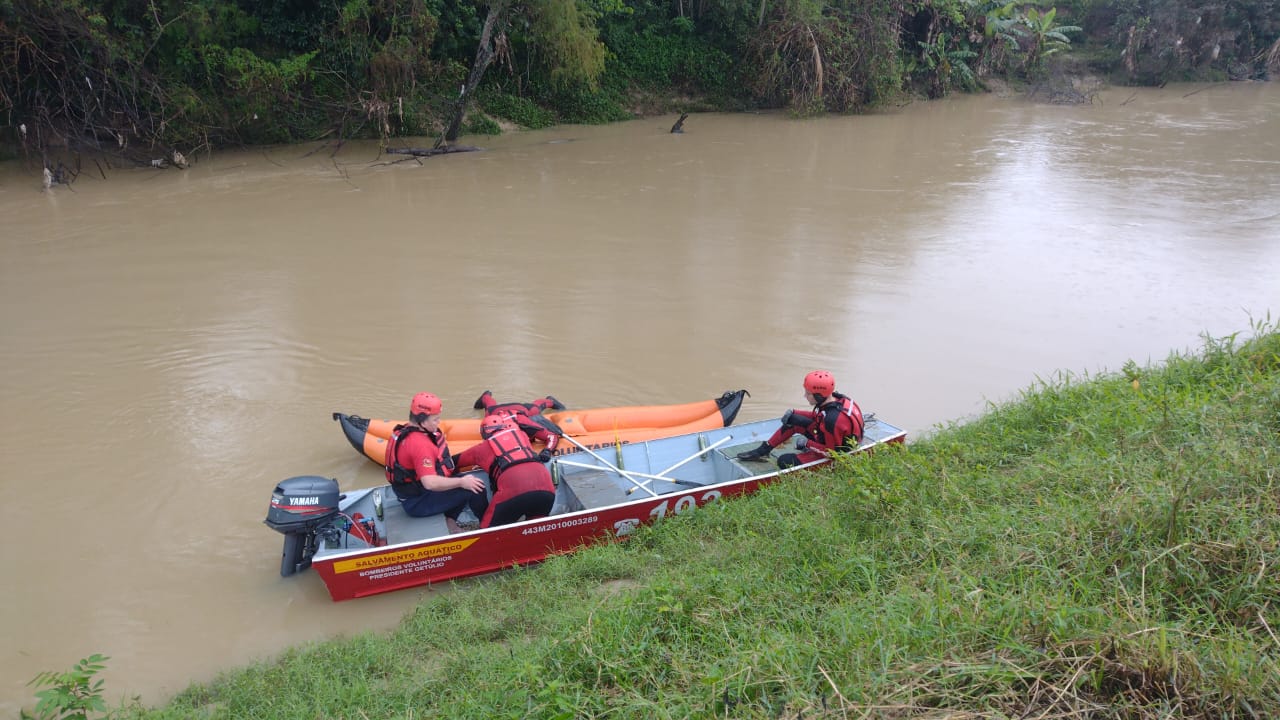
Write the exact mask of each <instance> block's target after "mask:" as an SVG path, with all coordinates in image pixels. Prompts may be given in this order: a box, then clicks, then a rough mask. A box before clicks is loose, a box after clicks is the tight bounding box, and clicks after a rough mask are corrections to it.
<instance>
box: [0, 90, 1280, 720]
mask: <svg viewBox="0 0 1280 720" xmlns="http://www.w3.org/2000/svg"><path fill="white" fill-rule="evenodd" d="M673 121H674V118H673V117H662V118H651V119H645V120H637V121H634V122H628V123H622V124H616V125H609V126H604V127H576V126H575V127H559V128H554V129H549V130H542V131H534V132H521V133H513V134H508V135H504V136H501V137H496V138H464V140H463V141H464V142H468V143H471V144H476V145H480V146H482V147H483V148H484V151H483V152H476V153H462V154H455V155H449V156H439V157H435V158H430V159H425V160H423V161H421V162H419V161H415V160H407V161H403V156H386V155H382V156H379V154H378V150H377V147H376V145H372V144H367V143H351V144H348V145H346V146H345V147H343V148H342V149H341V151H340V152H338V153H337V154H336V155H335V154H333V152H332V150H331V149H330V148H317V147H316V146H299V147H281V148H271V149H267V150H259V151H251V152H219V153H216V154H214V155H213V156H212V157H203V156H202V157H200V158H199V159H198V162H197V163H196V164H195V165H194V166H192V167H191V168H190V169H188V170H186V171H176V170H166V171H155V170H119V169H116V170H112V169H105V178H104V177H103V173H100V172H99V171H98V168H97V167H94V166H92V165H91V166H90V169H87V170H86V171H85V172H84V173H83V174H82V175H81V176H80V178H79V179H78V180H77V181H76V182H75V183H74V184H73V185H72V186H70V187H55V188H54V189H53V190H52V191H51V192H42V191H41V188H40V181H39V177H38V175H36V174H35V173H33V172H32V171H31V169H30V168H29V167H27V166H24V165H23V164H22V163H9V164H7V165H4V166H0V400H2V401H3V402H2V404H0V407H2V408H3V414H2V415H0V458H3V468H4V471H3V475H2V476H0V487H2V488H3V490H4V494H5V497H7V498H9V500H8V502H7V505H6V506H5V507H6V512H5V513H4V526H5V528H6V530H7V532H6V533H5V536H4V542H3V544H0V573H2V574H3V582H2V583H0V606H2V607H3V608H4V615H3V618H2V619H0V681H2V682H0V716H3V717H12V716H16V715H17V711H18V708H19V707H20V706H22V705H29V704H30V703H31V701H32V692H33V688H30V687H26V686H25V683H26V682H27V681H28V680H30V679H31V678H32V677H33V676H34V675H35V674H36V673H37V672H38V671H41V670H64V669H67V668H69V667H70V666H71V665H72V664H73V663H75V662H76V661H77V660H79V659H80V658H82V657H85V656H87V655H89V654H91V653H103V654H105V655H108V656H110V657H111V660H110V661H109V662H108V667H107V670H106V672H105V673H104V674H103V677H104V678H105V680H106V688H107V691H108V695H109V696H110V698H111V699H112V701H113V702H115V701H118V700H119V699H121V698H123V697H133V696H140V697H141V698H142V699H143V701H145V702H148V703H158V702H163V701H164V700H165V699H166V698H168V697H169V696H170V695H172V694H173V693H175V692H177V691H179V690H181V689H183V688H184V687H185V686H186V685H187V684H188V683H190V682H193V681H208V680H211V679H213V677H215V676H216V674H217V673H218V672H220V671H221V670H224V669H228V668H231V667H233V666H237V665H241V664H246V663H250V662H254V661H257V660H264V659H269V658H271V657H272V656H274V655H275V654H277V653H278V652H280V651H281V650H282V649H284V648H286V647H288V646H290V645H294V644H301V643H306V642H309V641H313V640H319V639H323V638H327V637H332V636H336V635H341V634H351V633H359V632H364V631H370V630H380V629H384V628H389V627H392V626H393V625H395V623H396V622H397V621H398V620H399V619H400V617H401V616H402V615H403V614H404V613H405V612H406V611H408V610H409V609H410V608H411V607H412V606H413V605H414V603H415V602H417V601H418V600H420V599H421V598H422V597H423V596H425V595H427V594H430V593H437V592H447V590H442V589H416V590H407V591H401V592H399V593H393V594H391V595H386V596H382V597H374V598H368V599H363V600H358V601H353V602H349V603H332V602H330V601H329V599H328V595H327V593H326V592H325V590H324V588H323V586H322V584H321V582H320V581H319V579H318V578H316V577H315V576H314V575H313V574H311V573H303V574H300V575H298V576H295V577H292V578H281V577H279V554H280V543H281V538H280V536H279V535H277V534H276V533H274V532H272V531H271V530H270V529H268V528H266V527H265V526H264V525H263V524H262V519H263V518H264V517H265V514H266V509H267V503H268V500H269V498H270V493H271V489H272V488H273V487H274V485H275V483H276V482H277V481H278V480H280V479H282V478H285V477H289V476H293V475H305V474H320V475H328V476H333V477H337V478H338V479H339V481H340V483H341V485H342V487H343V488H344V489H348V488H354V487H363V486H367V485H370V484H374V483H378V482H380V481H381V471H380V469H379V468H377V467H375V466H374V465H373V464H371V463H369V462H368V461H367V460H365V459H364V458H363V457H362V456H359V455H357V454H356V453H355V452H354V451H353V450H352V449H351V448H350V447H349V446H348V445H347V444H346V442H345V440H344V439H343V437H342V434H341V432H340V430H339V428H338V426H337V424H336V423H334V422H333V421H332V420H331V419H330V414H331V413H332V412H333V411H343V412H352V413H358V414H362V415H365V416H374V417H387V416H392V417H400V416H402V415H403V414H404V413H405V412H406V411H407V404H408V401H409V398H410V396H411V395H412V394H413V393H415V392H417V391H419V390H429V391H432V392H435V393H437V394H438V395H440V396H441V397H443V399H444V401H445V414H446V415H449V416H471V415H474V414H475V413H474V412H473V411H472V410H471V409H470V408H471V403H472V401H473V400H474V399H475V397H476V395H477V394H478V393H479V392H480V391H481V390H484V389H486V388H490V389H492V390H493V391H494V393H495V394H496V395H497V396H498V397H499V398H500V399H504V400H507V399H510V400H524V399H528V398H531V397H533V396H539V395H542V394H546V393H551V394H554V395H556V396H557V397H559V398H560V399H561V400H563V401H565V402H566V403H567V404H569V405H570V406H571V407H591V406H601V405H618V404H622V405H630V404H650V403H678V402H689V401H692V400H699V399H704V398H708V397H713V396H717V395H719V394H720V393H721V392H723V391H725V390H729V389H736V388H740V387H744V388H747V389H749V390H750V391H751V394H752V397H751V399H750V401H749V402H748V404H747V406H746V408H745V410H744V411H743V413H742V415H741V418H742V419H759V418H764V417H769V416H772V415H777V414H778V413H780V412H781V411H782V410H784V409H786V408H788V407H792V406H795V405H797V404H799V403H801V402H802V398H801V388H800V381H801V378H802V377H803V375H804V374H805V373H806V372H808V371H809V370H811V369H814V368H818V367H821V368H827V369H830V370H831V371H832V372H833V373H834V375H835V376H836V379H837V383H838V386H839V388H840V389H842V390H844V391H845V392H848V393H850V394H852V395H853V396H854V397H855V398H856V399H857V400H858V401H859V402H860V403H861V405H862V407H863V409H864V410H866V411H868V412H876V413H878V414H879V415H880V416H881V417H883V418H885V419H886V420H888V421H890V422H892V423H894V424H898V425H901V426H903V427H905V428H907V429H908V430H909V431H910V432H911V433H912V434H913V435H914V436H916V437H919V436H922V435H926V434H928V433H929V432H930V431H931V430H933V429H935V428H936V427H938V426H940V425H944V424H946V423H949V422H953V421H959V420H962V419H963V418H966V417H970V416H973V415H975V414H977V413H980V412H982V410H983V409H984V407H986V404H987V403H989V402H1002V401H1005V400H1009V399H1013V398H1015V397H1016V396H1017V394H1018V392H1019V391H1020V390H1022V389H1024V388H1026V387H1028V386H1030V385H1031V384H1032V383H1034V382H1035V381H1036V379H1037V378H1047V377H1050V376H1053V375H1054V374H1055V373H1056V372H1058V371H1069V372H1072V373H1075V374H1077V375H1078V374H1082V373H1096V372H1102V371H1116V370H1119V368H1120V367H1121V366H1122V365H1123V364H1124V362H1125V361H1126V360H1129V359H1134V360H1136V361H1137V362H1138V363H1140V364H1145V363H1147V362H1149V361H1151V362H1159V361H1161V360H1163V359H1164V358H1165V357H1166V356H1167V355H1168V353H1169V352H1171V351H1183V350H1191V349H1198V348H1199V346H1200V336H1201V334H1203V333H1208V334H1210V335H1213V336H1215V337H1217V336H1222V335H1226V334H1229V333H1234V332H1242V333H1243V334H1245V335H1247V334H1249V331H1250V324H1251V322H1252V321H1255V320H1261V319H1264V318H1267V317H1268V314H1269V313H1273V312H1276V311H1278V310H1280V86H1276V85H1270V84H1231V85H1214V86H1200V85H1197V86H1182V87H1167V88H1164V89H1162V90H1139V91H1133V90H1129V89H1124V90H1120V89H1117V90H1112V91H1108V92H1107V93H1105V94H1103V95H1102V96H1101V97H1100V98H1099V102H1097V103H1095V104H1093V105H1091V106H1082V107H1056V106H1045V105H1033V104H1029V103H1027V102H1025V101H1022V100H1020V99H1010V98H998V97H969V98H956V99H952V100H946V101H940V102H931V103H922V104H915V105H910V106H907V107H904V108H898V109H895V110H893V111H889V112H883V113H879V114H875V115H868V116H858V117H826V118H821V119H816V120H795V119H791V118H788V117H786V116H783V115H769V114H763V115H757V114H741V115H734V114H725V115H695V116H693V117H690V118H689V120H688V121H686V123H685V131H686V132H685V134H683V135H671V134H669V133H668V132H667V130H668V128H669V127H670V126H671V124H672V122H673ZM429 142H430V141H429V140H422V141H420V142H419V143H414V144H419V145H426V144H429ZM397 161H400V162H397Z"/></svg>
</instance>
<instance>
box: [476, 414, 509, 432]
mask: <svg viewBox="0 0 1280 720" xmlns="http://www.w3.org/2000/svg"><path fill="white" fill-rule="evenodd" d="M514 424H515V423H513V422H511V416H510V415H507V414H505V413H503V414H499V413H495V414H493V415H485V416H484V419H482V420H481V421H480V437H482V438H491V437H493V436H494V435H497V434H498V433H500V432H502V431H503V430H504V429H505V428H507V427H511V426H513V425H514Z"/></svg>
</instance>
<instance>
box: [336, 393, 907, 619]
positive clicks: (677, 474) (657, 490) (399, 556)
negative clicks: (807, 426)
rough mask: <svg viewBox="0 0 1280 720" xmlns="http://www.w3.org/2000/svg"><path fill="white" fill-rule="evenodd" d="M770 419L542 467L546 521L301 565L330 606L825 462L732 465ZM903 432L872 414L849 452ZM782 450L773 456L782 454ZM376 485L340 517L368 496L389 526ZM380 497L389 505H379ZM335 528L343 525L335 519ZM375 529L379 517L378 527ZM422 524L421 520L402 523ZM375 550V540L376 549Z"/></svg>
mask: <svg viewBox="0 0 1280 720" xmlns="http://www.w3.org/2000/svg"><path fill="white" fill-rule="evenodd" d="M778 423H779V421H778V420H777V419H774V420H767V421H761V422H755V423H749V424H746V425H739V426H734V427H730V428H717V429H712V430H707V431H702V432H697V433H692V434H687V435H682V436H678V437H673V438H665V439H661V440H656V441H652V442H637V443H634V444H631V445H628V446H626V447H624V448H622V449H621V451H620V452H619V453H618V454H616V455H615V454H610V453H609V452H607V451H606V452H603V453H594V452H579V453H575V454H572V455H567V456H563V457H560V458H557V459H556V460H553V461H552V466H553V468H554V472H555V474H556V476H557V478H558V488H557V500H556V507H555V508H553V510H552V513H553V514H552V515H550V516H548V517H546V518H540V519H536V520H529V521H525V522H520V523H516V524H513V525H505V526H501V527H496V528H489V529H483V530H474V531H471V532H464V533H458V534H454V535H448V534H446V532H447V531H445V530H444V529H443V521H442V520H440V521H439V523H440V530H439V534H438V535H434V536H432V537H424V538H421V539H417V540H411V541H407V542H396V541H395V540H396V538H395V536H394V529H392V530H390V531H386V530H384V531H381V535H382V539H381V540H379V539H378V537H376V536H375V538H374V540H373V543H372V544H371V545H370V546H365V545H364V543H363V542H362V541H360V540H358V539H353V540H348V539H346V538H350V537H351V536H350V535H344V536H343V537H344V541H343V542H349V543H350V544H352V545H356V546H357V547H352V548H325V549H322V550H320V551H318V552H317V554H316V556H315V557H314V558H313V559H312V562H311V567H312V568H313V569H314V570H315V571H316V573H317V574H318V575H319V576H320V577H321V579H322V580H323V581H324V583H325V586H326V587H327V588H328V590H329V594H330V596H331V597H332V598H333V599H334V600H335V601H337V600H350V599H354V598H359V597H365V596H368V595H375V594H379V593H384V592H391V591H394V590H400V589H404V588H409V587H415V586H420V585H427V584H431V583H439V582H444V581H448V580H453V579H456V578H461V577H467V576H471V575H480V574H484V573H490V572H494V571H497V570H502V569H506V568H510V567H514V566H517V565H527V564H532V563H537V562H541V561H543V560H545V559H547V558H548V557H551V556H554V555H559V554H564V553H570V552H573V551H575V550H577V549H579V548H582V547H586V546H589V545H592V544H596V543H600V542H607V541H613V540H615V539H619V538H625V537H626V536H627V535H629V534H630V533H631V532H633V531H634V530H635V529H636V528H637V527H639V526H641V525H646V524H650V523H654V522H656V521H659V520H661V519H662V518H665V517H669V516H672V515H679V514H682V513H685V512H691V511H693V510H695V509H696V508H698V507H701V506H703V505H706V504H707V503H710V502H714V501H716V500H721V499H727V498H733V497H738V496H742V495H748V494H751V493H754V492H755V491H756V490H758V489H759V488H760V487H762V486H764V485H767V484H769V483H772V482H776V481H778V480H780V479H785V478H787V477H788V476H790V475H792V474H793V473H797V472H805V471H807V470H810V469H812V468H814V467H817V466H820V465H823V464H826V463H827V462H830V460H820V461H818V462H815V463H810V464H808V465H802V466H799V467H796V468H791V469H788V470H785V471H780V470H778V469H777V467H776V466H775V465H774V464H773V463H747V462H743V461H740V460H737V459H736V454H737V453H738V452H740V451H741V450H743V449H750V448H753V447H755V446H757V445H758V444H759V443H760V441H761V440H763V439H765V438H767V437H769V435H770V434H772V432H773V431H774V430H776V429H777V427H778ZM905 439H906V432H905V431H903V430H901V429H899V428H896V427H894V426H892V425H888V424H887V423H883V422H881V421H879V420H877V419H875V418H874V417H872V418H871V419H870V420H869V421H868V423H867V437H866V438H865V439H864V440H863V442H862V444H861V445H860V446H859V447H858V448H857V449H856V450H855V451H854V452H856V453H864V452H869V451H872V450H874V449H875V448H877V447H880V446H883V445H886V444H890V443H901V442H903V441H904V440H905ZM785 451H787V449H785V448H783V449H779V452H785ZM384 489H385V486H381V487H377V488H368V489H364V490H357V491H352V492H349V493H347V494H346V495H345V496H344V500H343V502H342V505H341V508H342V513H341V516H342V518H346V519H347V520H349V519H351V518H353V517H354V518H355V520H356V521H357V522H361V521H362V520H361V518H362V517H363V518H364V520H363V521H364V522H368V521H369V519H370V518H372V517H373V514H374V512H375V511H374V503H373V500H374V498H375V497H380V498H381V499H382V501H383V502H384V503H388V505H387V508H388V514H387V515H386V518H385V522H386V523H387V524H390V523H391V522H392V512H393V510H396V511H398V508H397V507H395V499H394V495H392V494H391V493H388V492H384ZM388 498H389V499H388ZM340 522H345V521H344V520H340ZM382 522H384V521H383V520H379V523H382ZM411 522H431V519H425V518H418V519H411ZM388 538H389V539H390V542H388V543H387V544H385V545H382V544H379V542H386V541H387V539H388Z"/></svg>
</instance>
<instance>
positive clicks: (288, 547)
mask: <svg viewBox="0 0 1280 720" xmlns="http://www.w3.org/2000/svg"><path fill="white" fill-rule="evenodd" d="M341 497H342V496H341V495H339V494H338V481H337V480H336V479H333V478H326V477H319V476H317V475H303V476H301V477H292V478H289V479H288V480H282V481H281V482H280V484H279V485H276V489H275V491H274V492H272V493H271V507H269V508H268V509H267V519H266V520H264V521H263V522H265V523H266V524H267V526H268V527H270V528H271V529H272V530H275V531H277V532H280V533H284V554H283V555H282V556H281V558H280V575H281V576H283V577H288V576H290V575H292V574H294V573H296V572H298V571H299V570H306V569H307V568H309V567H311V557H312V556H313V555H315V554H316V548H317V547H319V546H318V544H317V541H316V531H317V529H318V528H319V527H320V526H321V525H324V524H325V523H328V522H329V521H330V520H332V519H333V518H334V517H335V516H336V515H337V514H338V500H340V499H341Z"/></svg>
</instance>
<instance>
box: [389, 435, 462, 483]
mask: <svg viewBox="0 0 1280 720" xmlns="http://www.w3.org/2000/svg"><path fill="white" fill-rule="evenodd" d="M415 432H418V433H422V434H423V435H426V436H427V439H428V440H430V441H431V444H432V445H434V446H435V448H436V459H435V470H436V474H437V475H442V476H446V477H447V476H449V475H452V474H453V458H452V457H450V455H449V444H448V442H447V441H446V440H445V437H444V433H441V432H437V433H436V434H435V435H432V434H431V433H429V432H427V431H426V430H423V429H422V428H420V427H418V426H417V425H412V424H404V425H397V426H396V427H395V429H394V430H392V431H391V438H390V439H389V440H387V454H386V457H385V458H383V461H382V464H383V467H385V468H386V471H387V482H389V483H391V488H392V489H393V490H395V491H396V497H398V498H411V497H417V496H419V495H421V494H423V493H425V492H426V491H427V489H426V488H424V487H422V483H420V482H418V471H417V470H416V469H413V468H407V467H405V466H404V465H401V464H400V441H401V440H403V439H404V438H406V437H408V436H409V433H415ZM436 436H439V439H437V437H436Z"/></svg>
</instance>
